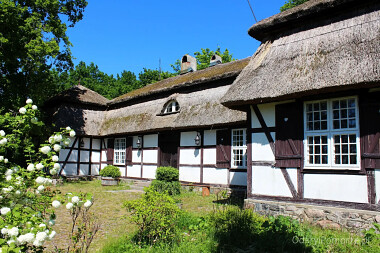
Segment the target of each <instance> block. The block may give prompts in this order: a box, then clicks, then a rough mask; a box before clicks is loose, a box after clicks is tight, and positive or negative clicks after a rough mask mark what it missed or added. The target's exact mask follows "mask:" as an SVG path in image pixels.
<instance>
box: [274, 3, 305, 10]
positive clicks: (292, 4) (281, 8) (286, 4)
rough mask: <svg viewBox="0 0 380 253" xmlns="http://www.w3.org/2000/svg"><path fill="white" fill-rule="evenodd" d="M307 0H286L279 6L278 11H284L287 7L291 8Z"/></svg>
mask: <svg viewBox="0 0 380 253" xmlns="http://www.w3.org/2000/svg"><path fill="white" fill-rule="evenodd" d="M307 1H308V0H288V1H287V2H286V3H285V4H284V5H283V6H281V7H280V11H286V10H287V9H290V8H293V7H295V6H297V5H300V4H303V3H304V2H307Z"/></svg>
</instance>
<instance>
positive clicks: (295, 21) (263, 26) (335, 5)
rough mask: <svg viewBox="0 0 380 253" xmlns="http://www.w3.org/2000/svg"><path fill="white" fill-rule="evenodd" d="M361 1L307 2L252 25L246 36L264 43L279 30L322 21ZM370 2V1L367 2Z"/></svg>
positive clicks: (322, 0) (332, 0) (314, 0)
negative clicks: (327, 16) (330, 14)
mask: <svg viewBox="0 0 380 253" xmlns="http://www.w3.org/2000/svg"><path fill="white" fill-rule="evenodd" d="M363 2H366V1H362V0H309V1H307V2H305V3H303V4H301V5H298V6H296V7H293V8H291V9H288V10H286V11H283V12H281V13H279V14H276V15H273V16H271V17H269V18H266V19H264V20H261V21H259V22H257V23H256V24H254V25H253V26H252V27H251V28H250V29H249V30H248V34H249V35H250V36H252V37H253V38H255V39H257V40H259V41H262V42H263V41H264V40H266V39H268V38H270V37H272V36H273V34H277V33H278V32H279V31H281V30H289V29H290V28H294V27H297V26H299V24H301V23H303V22H309V21H312V22H313V20H315V19H323V18H324V16H325V15H329V13H331V12H335V13H337V12H342V11H344V9H345V8H347V7H349V8H352V7H353V6H354V5H355V4H358V3H359V4H362V3H363ZM367 2H371V0H367Z"/></svg>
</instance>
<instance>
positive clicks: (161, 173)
mask: <svg viewBox="0 0 380 253" xmlns="http://www.w3.org/2000/svg"><path fill="white" fill-rule="evenodd" d="M156 179H157V180H161V181H166V182H173V181H178V180H179V171H178V169H176V168H173V167H158V168H157V170H156Z"/></svg>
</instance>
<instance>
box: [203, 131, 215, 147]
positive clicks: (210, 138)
mask: <svg viewBox="0 0 380 253" xmlns="http://www.w3.org/2000/svg"><path fill="white" fill-rule="evenodd" d="M203 138H204V143H203V145H216V130H206V131H204V137H203Z"/></svg>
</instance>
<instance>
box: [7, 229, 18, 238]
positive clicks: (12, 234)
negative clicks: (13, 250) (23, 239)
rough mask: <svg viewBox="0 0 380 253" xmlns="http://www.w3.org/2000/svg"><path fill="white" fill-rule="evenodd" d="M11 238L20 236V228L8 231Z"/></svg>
mask: <svg viewBox="0 0 380 253" xmlns="http://www.w3.org/2000/svg"><path fill="white" fill-rule="evenodd" d="M8 235H9V236H18V227H13V228H11V229H9V230H8Z"/></svg>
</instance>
